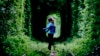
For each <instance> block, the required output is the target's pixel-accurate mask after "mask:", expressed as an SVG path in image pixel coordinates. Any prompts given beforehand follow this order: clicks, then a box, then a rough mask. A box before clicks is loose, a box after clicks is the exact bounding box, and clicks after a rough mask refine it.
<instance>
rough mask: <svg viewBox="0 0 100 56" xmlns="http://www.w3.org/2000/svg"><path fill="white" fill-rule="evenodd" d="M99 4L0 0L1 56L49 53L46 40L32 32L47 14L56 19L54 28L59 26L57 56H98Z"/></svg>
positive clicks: (46, 55)
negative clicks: (41, 40)
mask: <svg viewBox="0 0 100 56" xmlns="http://www.w3.org/2000/svg"><path fill="white" fill-rule="evenodd" d="M35 2H36V3H35ZM32 3H34V4H33V6H32ZM99 7H100V1H99V0H70V1H69V0H37V1H34V2H33V1H32V0H0V51H1V52H2V53H1V56H25V55H26V56H49V54H50V51H49V50H48V49H47V47H48V43H47V42H45V40H43V41H44V42H40V41H39V39H43V38H38V40H37V39H35V38H37V37H33V35H32V34H34V31H35V30H36V28H35V26H37V25H39V27H40V28H42V27H44V26H41V24H44V25H46V19H47V17H48V16H53V17H54V18H56V19H55V22H56V23H57V24H58V25H56V26H57V27H59V26H60V25H61V31H60V30H59V29H57V31H58V33H59V34H61V35H63V36H61V37H60V38H59V39H56V41H55V51H56V55H57V56H66V55H67V56H97V55H98V56H100V54H99V53H100V20H99V19H100V16H99V14H100V12H99V11H100V8H99ZM43 18H44V19H43ZM57 18H59V20H61V21H59V20H57ZM40 19H43V20H40ZM32 20H34V21H32ZM35 20H37V21H39V22H42V21H43V22H42V23H38V22H37V21H36V22H35ZM44 20H45V21H44ZM34 22H35V23H38V24H37V25H36V24H34ZM59 24H60V25H59ZM38 29H39V28H38ZM32 30H33V31H32ZM37 31H38V32H39V30H37ZM38 32H36V34H37V35H38V36H41V35H39V34H38ZM58 40H62V42H59V41H58ZM63 40H65V41H63ZM52 50H53V48H52Z"/></svg>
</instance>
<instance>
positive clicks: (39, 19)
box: [31, 0, 72, 41]
mask: <svg viewBox="0 0 100 56" xmlns="http://www.w3.org/2000/svg"><path fill="white" fill-rule="evenodd" d="M31 3H32V15H33V16H32V28H33V30H32V32H33V37H34V38H37V39H39V40H43V39H44V40H46V38H47V37H46V35H45V32H43V30H42V29H43V28H44V27H45V24H46V18H47V16H48V15H49V14H50V12H56V11H59V12H60V15H61V22H62V23H61V35H60V37H58V38H55V41H64V40H66V38H68V37H69V36H70V35H71V26H72V16H71V1H67V2H66V3H65V4H64V5H62V6H60V5H59V6H58V7H61V8H60V9H58V7H57V1H56V0H54V1H43V2H41V1H38V0H37V1H32V2H31ZM48 3H49V4H48ZM38 7H40V8H39V9H38ZM58 23H59V22H58Z"/></svg>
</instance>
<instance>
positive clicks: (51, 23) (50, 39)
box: [43, 17, 55, 50]
mask: <svg viewBox="0 0 100 56" xmlns="http://www.w3.org/2000/svg"><path fill="white" fill-rule="evenodd" d="M48 21H49V23H48V24H47V27H46V28H43V30H45V32H48V42H49V45H48V49H49V50H51V46H52V45H53V42H54V40H53V35H54V33H55V25H54V19H53V18H52V17H51V18H49V19H48Z"/></svg>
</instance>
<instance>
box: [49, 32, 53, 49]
mask: <svg viewBox="0 0 100 56" xmlns="http://www.w3.org/2000/svg"><path fill="white" fill-rule="evenodd" d="M48 37H49V39H48V42H49V45H48V49H49V50H51V46H52V45H53V34H48Z"/></svg>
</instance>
